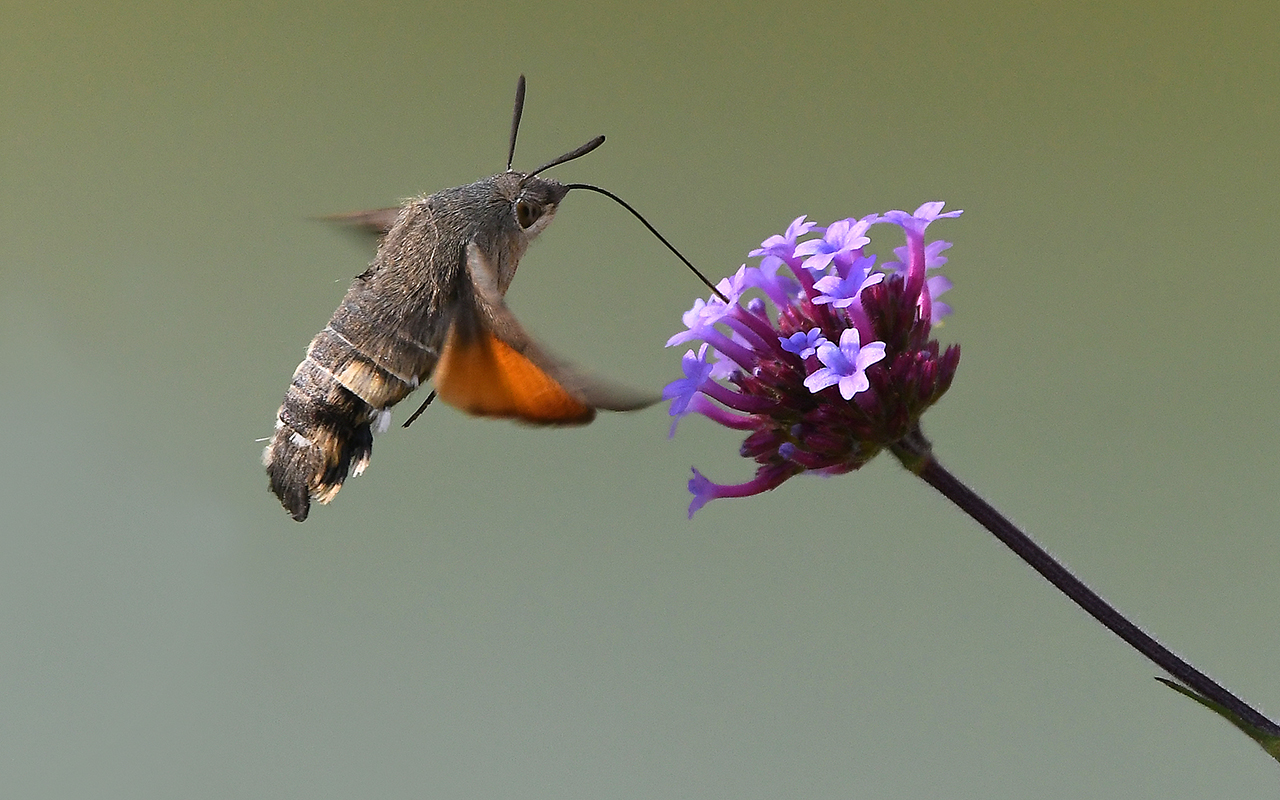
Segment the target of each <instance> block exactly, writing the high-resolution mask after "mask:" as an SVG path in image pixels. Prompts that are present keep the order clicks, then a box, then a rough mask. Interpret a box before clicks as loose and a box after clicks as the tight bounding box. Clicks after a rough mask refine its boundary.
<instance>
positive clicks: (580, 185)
mask: <svg viewBox="0 0 1280 800" xmlns="http://www.w3.org/2000/svg"><path fill="white" fill-rule="evenodd" d="M603 138H604V137H601V139H603ZM578 149H579V150H581V149H582V148H578ZM563 160H564V161H568V158H564V159H563ZM552 163H553V164H558V163H560V162H559V161H555V162H552ZM544 169H545V167H544ZM568 188H569V189H589V190H591V191H593V192H598V193H599V194H602V195H604V196H605V197H608V198H610V199H612V200H613V201H614V202H615V203H617V204H618V205H620V206H622V207H623V208H625V209H626V210H628V211H630V212H631V213H632V215H633V216H635V218H636V219H638V220H640V222H641V223H642V224H643V225H644V226H645V227H646V228H648V229H649V233H652V234H653V235H654V236H657V237H658V241H660V242H662V243H663V244H664V245H666V246H667V249H668V250H670V251H671V252H673V253H675V254H676V258H678V259H680V260H681V261H683V262H684V265H685V266H686V267H688V268H689V269H690V270H691V271H692V272H693V274H694V275H697V276H698V280H700V281H702V282H703V283H705V284H706V285H707V288H708V289H710V290H711V292H712V293H713V294H715V296H716V297H719V298H720V299H721V300H723V301H725V302H726V303H727V302H729V298H727V297H725V296H724V294H723V293H722V292H721V291H720V290H719V289H717V288H716V286H715V284H714V283H712V282H711V281H709V280H707V276H706V275H703V274H702V273H701V272H699V271H698V268H697V267H695V266H694V265H693V263H692V262H690V261H689V259H687V258H685V257H684V254H683V253H681V252H680V251H679V250H677V249H676V248H675V245H673V244H671V242H668V241H667V237H665V236H663V235H662V234H660V233H658V229H657V228H655V227H653V226H652V225H650V224H649V220H647V219H645V218H644V216H642V215H641V214H640V212H639V211H636V210H635V209H634V208H632V207H631V204H630V203H628V202H627V201H626V200H623V199H622V198H621V197H618V196H617V195H616V194H614V193H613V192H611V191H609V190H608V189H602V188H600V187H599V186H592V185H591V184H589V183H571V184H569V185H568Z"/></svg>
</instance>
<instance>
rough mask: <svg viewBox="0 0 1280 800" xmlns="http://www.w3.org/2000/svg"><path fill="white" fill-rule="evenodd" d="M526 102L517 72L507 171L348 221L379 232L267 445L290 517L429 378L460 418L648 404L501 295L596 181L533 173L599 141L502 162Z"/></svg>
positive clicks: (544, 416)
mask: <svg viewBox="0 0 1280 800" xmlns="http://www.w3.org/2000/svg"><path fill="white" fill-rule="evenodd" d="M523 100H524V77H523V76H521V78H520V83H519V86H518V88H517V92H516V112H515V117H514V120H513V122H512V131H511V148H510V151H509V157H508V167H507V171H505V172H501V173H498V174H497V175H494V176H492V177H489V178H484V179H483V180H479V181H476V182H475V183H471V184H468V185H466V186H459V187H457V188H453V189H445V190H442V191H439V192H436V193H435V194H432V195H429V196H427V197H421V198H417V199H414V200H410V201H409V202H407V203H406V204H405V205H404V206H402V207H401V208H400V209H399V211H398V212H393V210H389V209H383V210H379V211H372V212H361V213H358V214H355V215H349V216H348V219H349V220H351V221H354V222H356V223H357V224H362V225H363V226H365V227H368V228H370V229H375V230H377V231H378V232H380V233H381V232H382V231H385V235H384V236H382V239H381V242H380V244H379V247H378V252H377V256H376V257H375V258H374V260H373V262H372V264H371V265H370V266H369V268H368V269H366V270H365V271H364V272H363V273H361V274H360V275H358V276H356V278H355V279H354V280H353V281H352V283H351V288H350V289H348V290H347V294H346V296H345V297H344V298H343V299H342V303H341V304H340V305H339V306H338V309H337V310H336V311H335V312H334V313H333V317H332V318H331V319H330V320H329V324H328V325H326V326H325V328H324V330H322V331H320V333H319V334H317V335H316V337H315V338H314V339H312V341H311V345H310V346H309V347H308V348H307V354H306V357H305V358H304V359H303V360H302V363H300V364H299V365H298V368H297V369H296V370H295V371H294V373H293V379H292V381H291V382H290V384H289V388H288V389H287V390H286V392H285V397H284V402H283V404H282V405H281V406H280V410H279V412H278V414H277V418H276V426H275V427H276V429H275V433H274V434H273V435H272V437H271V440H270V443H269V444H268V445H267V447H266V449H265V451H264V453H263V463H264V464H265V465H266V468H267V475H268V477H269V481H270V487H271V491H272V492H274V493H275V495H276V496H277V497H278V498H280V502H281V503H282V504H283V505H284V507H285V509H286V510H288V512H289V513H290V514H291V515H292V516H293V518H294V519H295V520H298V521H299V522H301V521H302V520H305V519H306V518H307V514H308V513H309V511H310V508H311V501H313V500H316V501H319V502H321V503H327V502H329V501H330V500H332V499H333V497H334V495H335V494H337V492H338V490H339V489H341V488H342V483H343V481H344V480H346V478H347V476H348V475H359V474H360V473H361V472H362V471H363V470H364V468H365V467H366V466H367V465H368V463H369V456H370V453H371V452H372V449H373V436H374V434H375V433H377V432H381V431H382V430H384V429H385V428H386V427H387V425H388V424H389V422H390V409H391V407H392V406H394V405H395V404H396V403H398V402H400V401H401V400H403V399H404V398H405V397H407V396H408V395H409V394H410V393H411V392H412V391H414V390H415V389H417V388H418V386H419V385H421V384H422V383H425V382H427V381H428V380H430V381H431V382H432V384H433V385H434V389H435V392H436V394H437V395H438V396H439V397H440V399H441V400H444V401H445V402H447V403H449V404H451V405H453V406H455V407H457V408H459V409H461V410H463V411H466V412H467V413H470V414H475V415H480V416H490V417H506V418H510V419H515V420H518V421H521V422H526V423H530V424H535V425H581V424H585V423H587V422H590V421H591V420H592V419H593V418H594V417H595V414H596V411H597V409H606V410H611V411H631V410H634V409H638V408H643V407H645V406H647V405H650V404H651V403H653V402H654V401H655V400H656V399H657V398H655V397H651V396H648V395H642V394H639V393H635V392H630V391H627V390H625V389H622V388H620V387H617V386H614V385H611V384H609V383H606V382H604V381H601V380H599V379H596V378H593V377H590V376H588V375H586V374H585V373H581V372H579V371H578V370H575V369H574V368H573V367H571V366H570V365H568V364H567V363H565V362H563V361H560V360H558V359H556V358H554V357H553V356H552V355H550V354H549V353H548V352H547V351H546V350H545V349H543V348H542V347H540V346H538V345H537V344H536V343H535V342H534V341H533V340H532V339H531V338H530V337H529V335H528V334H527V333H526V332H525V330H524V329H523V328H522V327H521V325H520V323H519V321H518V320H517V319H516V318H515V316H514V314H512V312H511V310H510V309H509V308H508V307H507V305H506V303H505V302H504V300H503V297H504V295H505V294H506V292H507V288H508V287H509V286H510V285H511V280H512V278H513V277H515V273H516V268H517V267H518V266H519V263H520V258H521V256H523V255H524V253H525V250H526V249H527V248H528V246H529V243H530V242H532V241H533V239H534V238H535V237H537V235H538V234H539V233H540V232H542V231H543V230H544V229H545V228H546V227H547V225H548V224H549V223H550V222H551V220H552V218H553V217H554V216H555V213H556V209H557V208H558V206H559V204H560V201H561V200H563V199H564V197H565V195H566V194H567V193H568V192H569V190H570V189H572V188H578V187H580V186H581V187H583V188H592V189H594V188H595V187H590V186H586V185H583V184H571V185H564V184H560V183H557V182H556V181H553V180H548V179H546V178H541V177H538V173H540V172H542V171H543V170H545V169H548V168H550V167H552V166H555V165H557V164H560V163H563V162H565V161H569V160H571V159H573V158H577V157H578V156H581V155H585V154H586V153H587V152H590V151H591V150H593V149H595V147H598V146H599V145H600V143H602V142H603V141H604V137H602V136H601V137H597V138H596V139H593V140H592V141H591V142H588V143H587V144H585V145H583V146H582V147H580V148H578V149H577V150H574V151H572V152H570V153H567V154H565V155H564V156H561V157H560V158H558V159H555V160H553V161H551V162H549V163H548V164H546V165H544V166H543V167H540V168H539V169H537V170H534V171H532V172H529V173H522V172H517V171H514V170H512V169H511V167H510V163H511V160H512V158H511V157H513V156H514V153H515V136H516V132H517V130H518V128H519V121H520V113H521V110H522V107H523ZM596 190H597V191H602V190H598V189H596ZM606 194H607V193H606ZM610 196H612V195H610ZM615 199H616V198H615ZM619 202H621V201H619ZM624 205H625V203H624ZM628 209H629V210H631V209H630V207H629V206H628ZM392 213H394V222H392V221H391V220H392ZM632 213H635V212H634V210H632ZM645 224H646V225H647V224H648V223H645ZM663 241H664V243H665V240H663ZM669 246H670V245H668V247H669Z"/></svg>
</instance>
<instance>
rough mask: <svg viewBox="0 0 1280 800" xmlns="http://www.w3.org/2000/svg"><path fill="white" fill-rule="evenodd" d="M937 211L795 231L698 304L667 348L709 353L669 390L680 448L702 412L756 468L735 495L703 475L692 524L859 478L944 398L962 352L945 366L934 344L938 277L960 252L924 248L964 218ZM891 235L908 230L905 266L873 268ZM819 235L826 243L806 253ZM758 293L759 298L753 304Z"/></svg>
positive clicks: (732, 488) (941, 281) (800, 221)
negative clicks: (710, 512)
mask: <svg viewBox="0 0 1280 800" xmlns="http://www.w3.org/2000/svg"><path fill="white" fill-rule="evenodd" d="M942 206H943V204H942V203H925V204H924V205H922V206H920V207H919V208H918V209H916V210H915V213H912V214H908V213H907V212H905V211H889V212H886V213H884V214H871V215H870V216H866V217H862V218H861V219H845V220H840V221H838V222H833V223H832V224H831V225H829V226H827V227H826V228H825V229H824V228H820V227H818V226H817V225H815V224H814V223H812V222H806V221H805V218H804V217H799V218H797V219H796V220H795V221H794V222H792V223H791V225H790V226H788V227H787V230H786V233H784V234H782V235H780V236H770V237H769V238H768V239H765V240H764V242H763V243H761V245H760V248H759V249H757V250H752V251H751V253H750V255H751V256H752V257H755V258H759V259H760V264H759V266H755V267H748V266H746V265H745V264H744V265H743V266H742V267H741V268H740V269H739V270H738V271H737V272H736V273H735V274H734V275H733V276H731V277H729V278H725V279H724V280H722V281H720V283H719V284H717V286H716V288H717V290H718V291H719V293H720V294H721V295H723V298H721V297H717V296H713V297H712V298H711V299H710V300H706V301H703V300H701V299H699V300H696V301H694V304H693V308H692V309H690V310H689V311H688V312H686V313H685V315H684V324H685V326H686V330H684V331H682V332H680V333H678V334H676V335H675V336H672V337H671V339H670V340H668V341H667V346H668V347H671V346H674V345H678V344H683V343H685V342H689V341H693V340H701V341H702V342H704V344H703V345H702V346H701V347H700V348H699V349H698V351H697V352H696V353H695V352H694V351H693V350H690V351H688V352H687V353H686V354H685V356H684V362H683V367H684V377H683V378H681V379H679V380H676V381H673V382H671V383H670V384H668V385H667V386H666V388H665V389H664V390H663V397H664V398H666V399H668V400H670V401H671V411H670V413H671V416H672V417H674V418H675V420H674V421H673V422H672V425H671V435H673V436H674V435H675V430H676V425H677V424H678V423H679V421H680V418H681V417H683V416H684V415H686V414H689V413H691V412H696V413H698V414H701V415H703V416H705V417H707V418H709V419H711V420H713V421H715V422H718V423H720V424H721V425H724V426H726V427H728V428H733V429H735V430H742V431H747V432H748V434H747V438H746V441H744V442H743V443H742V448H741V452H742V455H743V456H744V457H746V458H750V459H753V460H754V461H756V462H757V464H759V467H758V468H757V470H756V474H755V477H754V478H753V479H751V480H749V481H747V482H745V483H740V484H730V485H722V484H717V483H713V482H712V481H710V480H708V479H707V478H706V477H704V476H703V475H702V473H700V472H698V471H697V470H696V469H695V470H694V471H693V478H692V479H691V480H690V481H689V491H691V492H692V493H693V502H692V503H690V505H689V516H690V517H692V516H693V514H694V513H695V512H696V511H697V510H698V509H699V508H701V507H702V506H703V505H705V504H706V503H707V502H708V501H710V500H714V499H716V498H719V497H745V496H748V495H753V494H759V493H760V492H765V491H769V490H770V489H775V488H777V487H778V486H779V485H781V484H782V482H783V481H785V480H786V479H787V478H790V477H791V476H792V475H798V474H799V473H801V472H816V473H818V474H822V475H837V474H840V473H844V472H850V471H852V470H855V469H858V468H859V467H861V466H862V465H863V464H865V463H867V462H868V461H870V460H871V458H872V457H873V456H875V455H876V453H878V452H879V451H880V450H881V449H883V448H884V447H886V446H888V445H891V444H893V443H894V442H897V441H899V440H900V439H902V438H903V437H904V436H906V435H907V434H908V433H910V432H911V431H912V430H914V429H915V428H916V426H917V424H918V422H919V419H920V415H921V414H922V413H924V410H925V409H927V408H928V407H929V406H931V405H932V404H933V403H935V402H937V400H938V399H939V398H940V397H942V395H943V393H944V392H946V390H947V388H948V387H949V386H950V385H951V379H952V377H953V376H954V374H955V370H956V365H957V364H958V363H959V360H960V348H959V346H958V345H952V346H950V347H948V348H947V349H946V351H945V352H941V353H940V352H939V346H938V342H937V341H936V340H933V339H930V338H929V337H930V332H931V329H932V326H933V324H934V323H936V322H937V321H938V320H940V319H941V318H942V317H944V316H946V315H947V314H949V313H950V312H951V309H950V307H949V306H947V305H946V304H945V303H942V302H939V301H938V300H937V298H938V296H939V295H941V294H942V293H943V292H945V291H946V290H947V289H949V288H951V282H950V281H949V280H947V279H946V278H945V277H943V276H941V275H930V274H929V273H930V272H931V271H932V270H936V269H937V268H938V267H941V266H942V265H943V264H945V263H946V262H947V259H946V258H945V257H944V256H943V255H942V253H943V251H945V250H946V249H947V248H949V247H950V246H951V244H950V243H949V242H945V241H941V240H938V241H933V242H929V243H928V244H926V243H925V239H924V234H925V229H926V228H928V226H929V224H930V223H931V222H933V221H935V220H937V219H941V218H944V217H956V216H959V215H960V212H959V211H949V212H947V213H945V214H944V213H941V212H942ZM882 223H888V224H891V225H896V226H897V227H899V228H901V229H902V231H903V233H904V234H905V236H906V244H905V245H904V246H902V247H898V248H896V249H895V250H894V251H893V252H894V256H895V257H896V259H897V260H895V261H890V262H886V263H884V264H882V265H880V266H879V267H877V266H876V263H875V262H876V257H875V256H874V255H867V254H866V253H865V252H864V248H865V247H866V246H867V245H868V244H870V242H871V239H870V238H869V237H868V236H867V232H868V230H869V229H870V228H871V226H873V225H877V224H882ZM816 233H821V234H822V237H821V238H809V239H805V240H804V241H801V239H802V237H805V236H808V235H810V234H816ZM783 267H786V270H783V269H782V268H783ZM751 290H758V293H757V292H751V294H750V296H749V297H748V296H746V295H747V293H748V292H750V291H751ZM761 295H763V296H761ZM766 298H767V300H768V301H769V302H768V303H766V301H765V300H766ZM769 303H772V305H773V306H774V308H773V309H772V310H771V309H770V308H769Z"/></svg>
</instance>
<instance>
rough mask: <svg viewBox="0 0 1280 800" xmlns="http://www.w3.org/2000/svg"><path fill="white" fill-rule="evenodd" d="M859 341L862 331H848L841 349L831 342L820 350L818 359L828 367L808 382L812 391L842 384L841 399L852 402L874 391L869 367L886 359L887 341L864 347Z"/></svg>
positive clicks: (841, 338) (840, 346) (848, 329)
mask: <svg viewBox="0 0 1280 800" xmlns="http://www.w3.org/2000/svg"><path fill="white" fill-rule="evenodd" d="M858 340H859V336H858V329H857V328H847V329H845V332H844V333H842V334H840V344H839V346H837V345H834V344H832V343H831V342H827V343H826V344H824V345H822V346H821V347H819V348H818V360H819V361H821V362H822V363H823V364H825V365H826V366H825V367H823V368H822V369H818V370H814V372H813V374H811V375H810V376H809V377H807V378H805V379H804V385H805V386H807V387H808V388H809V391H811V392H813V393H814V394H817V393H818V392H820V391H822V390H823V389H825V388H827V387H828V386H833V385H836V384H839V386H840V396H841V397H843V398H844V399H845V400H852V399H853V396H854V395H855V394H857V393H858V392H865V391H866V390H867V389H868V388H870V386H871V383H870V382H869V381H868V380H867V367H869V366H871V365H872V364H874V363H876V362H877V361H879V360H881V359H882V358H884V342H871V343H870V344H868V345H867V346H866V347H862V346H861V343H860V342H859V341H858Z"/></svg>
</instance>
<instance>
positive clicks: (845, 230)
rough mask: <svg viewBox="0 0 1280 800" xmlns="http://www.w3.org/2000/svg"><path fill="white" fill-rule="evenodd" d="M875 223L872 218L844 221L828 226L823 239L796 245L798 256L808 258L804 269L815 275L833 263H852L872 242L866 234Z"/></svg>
mask: <svg viewBox="0 0 1280 800" xmlns="http://www.w3.org/2000/svg"><path fill="white" fill-rule="evenodd" d="M874 221H875V219H874V215H872V217H864V218H863V219H853V218H850V219H842V220H840V221H839V222H833V223H831V224H830V225H829V226H827V230H826V232H825V233H824V234H823V235H822V238H821V239H810V240H809V241H807V242H801V243H800V244H798V245H796V251H795V252H796V255H797V256H807V258H805V260H804V268H805V269H807V270H809V271H810V272H813V273H821V272H823V271H824V270H825V269H826V268H827V267H828V266H830V265H831V262H832V261H837V260H843V261H845V262H846V263H847V262H848V261H852V260H853V258H854V256H855V255H856V254H857V253H859V252H860V251H861V250H862V248H863V247H864V246H866V245H867V244H869V243H870V242H871V240H870V239H869V238H867V237H866V236H865V235H864V234H865V233H866V232H867V228H869V227H871V224H872V223H873V222H874Z"/></svg>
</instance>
